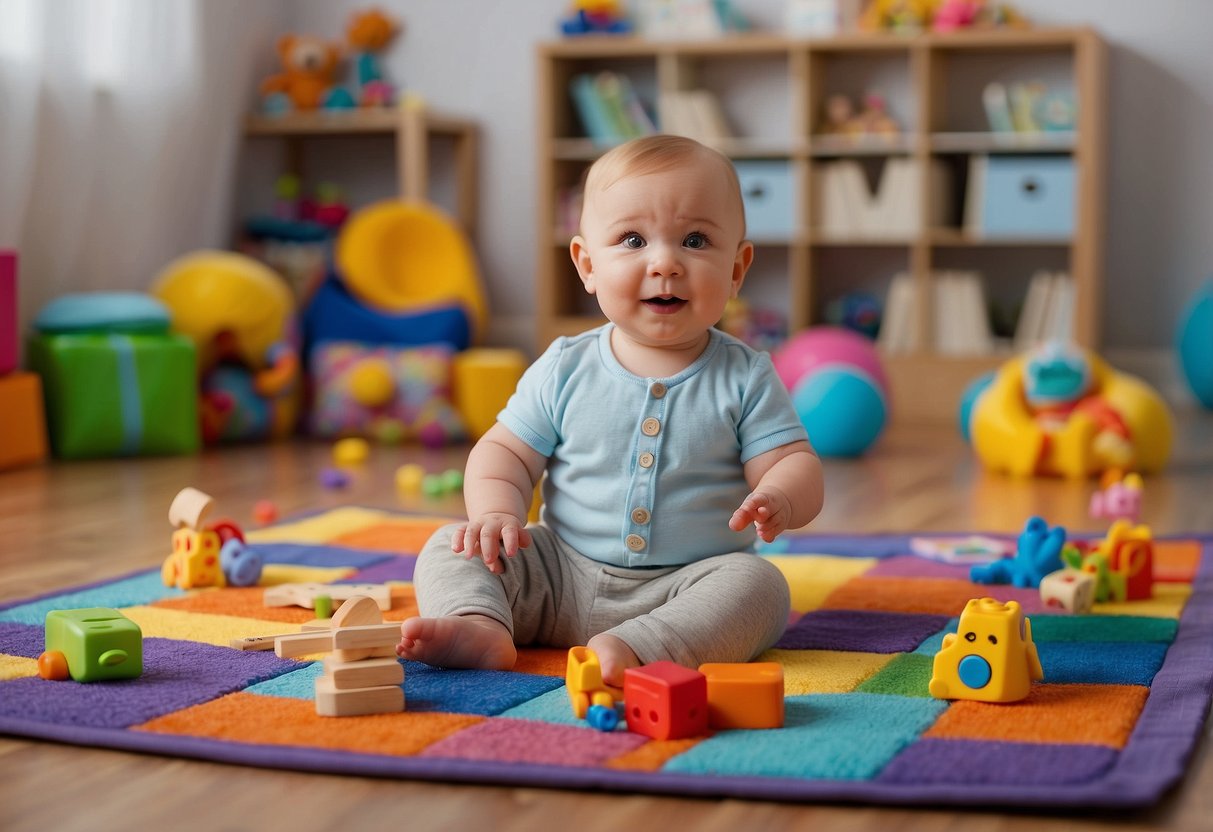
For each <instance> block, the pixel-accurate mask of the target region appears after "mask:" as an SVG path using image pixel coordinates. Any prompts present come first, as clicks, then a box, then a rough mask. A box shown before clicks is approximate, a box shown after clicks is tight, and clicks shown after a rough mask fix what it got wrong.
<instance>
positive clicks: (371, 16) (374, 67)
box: [345, 9, 401, 107]
mask: <svg viewBox="0 0 1213 832" xmlns="http://www.w3.org/2000/svg"><path fill="white" fill-rule="evenodd" d="M400 30H401V26H400V24H399V23H398V22H397V21H396V20H393V19H392V18H390V17H388V16H387V15H386V14H384V13H383V12H382V11H380V10H379V9H370V10H368V11H364V12H358V13H356V14H355V15H354V16H353V17H352V18H350V23H349V26H347V27H346V30H345V39H346V42H347V43H348V44H349V47H350V52H351V53H352V55H353V59H354V60H353V63H354V88H355V90H356V91H357V92H356V95H355V97H356V98H357V100H358V105H359V106H361V107H390V106H392V103H393V102H394V100H395V98H396V89H395V87H393V86H392V85H391V84H390V83H389V82H388V81H387V80H386V79H385V77H384V75H383V71H382V69H381V67H380V62H379V54H380V53H381V52H383V50H384V49H386V48H387V47H388V44H390V43H391V42H392V41H393V40H394V39H395V38H396V35H397V34H399V33H400Z"/></svg>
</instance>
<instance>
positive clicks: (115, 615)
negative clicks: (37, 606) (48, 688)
mask: <svg viewBox="0 0 1213 832" xmlns="http://www.w3.org/2000/svg"><path fill="white" fill-rule="evenodd" d="M56 653H57V654H59V655H58V656H55V655H54V654H56ZM60 658H61V659H62V660H63V661H57V660H58V659H60ZM64 662H65V663H66V670H67V673H68V674H70V675H71V677H72V678H73V679H75V680H76V681H77V682H99V681H103V680H109V679H134V678H137V677H138V676H139V675H141V674H142V673H143V631H142V630H140V629H139V625H138V624H136V623H135V622H134V621H131V620H130V619H129V618H127V617H126V616H125V615H123V614H122V613H120V612H118V611H117V610H112V609H108V608H106V607H91V608H88V609H78V610H51V611H50V612H48V613H47V614H46V652H45V653H43V654H42V657H40V658H39V659H38V665H39V669H40V670H41V668H42V667H43V666H48V667H49V666H54V665H58V666H59V667H62V665H63V663H64ZM43 676H44V678H63V676H61V675H58V674H55V675H46V674H43Z"/></svg>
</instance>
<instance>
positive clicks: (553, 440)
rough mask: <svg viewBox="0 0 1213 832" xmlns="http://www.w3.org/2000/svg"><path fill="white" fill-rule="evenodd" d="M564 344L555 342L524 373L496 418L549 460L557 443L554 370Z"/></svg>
mask: <svg viewBox="0 0 1213 832" xmlns="http://www.w3.org/2000/svg"><path fill="white" fill-rule="evenodd" d="M564 343H565V339H564V338H558V339H556V341H554V342H553V343H552V345H551V346H549V347H548V348H547V350H546V351H545V352H544V353H543V355H541V356H539V358H538V359H537V360H536V361H535V363H534V364H532V365H531V366H530V367H528V368H527V369H526V372H524V373H523V374H522V378H521V379H519V381H518V386H517V387H516V388H515V389H514V395H512V396H510V400H509V401H508V402H506V405H505V409H504V410H502V411H501V412H500V413H498V414H497V421H498V422H501V423H502V424H503V425H505V426H506V427H507V428H508V429H509V430H510V432H511V433H513V434H514V435H515V436H517V437H518V438H519V439H521V440H522V441H523V442H525V443H526V444H528V445H530V446H531V447H532V448H534V449H535V451H536V452H537V453H539V454H542V455H543V456H551V455H552V452H553V451H555V450H556V446H557V445H558V444H559V443H560V431H559V428H558V426H557V424H556V417H555V412H556V408H555V402H556V393H557V390H556V388H557V385H558V382H559V379H558V373H557V368H558V367H559V366H560V354H561V352H562V351H563V349H564Z"/></svg>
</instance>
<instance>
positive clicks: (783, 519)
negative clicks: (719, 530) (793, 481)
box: [729, 488, 792, 543]
mask: <svg viewBox="0 0 1213 832" xmlns="http://www.w3.org/2000/svg"><path fill="white" fill-rule="evenodd" d="M791 517H792V504H791V502H789V500H788V498H787V496H786V495H784V494H783V492H781V491H777V490H775V489H773V488H760V489H758V490H757V491H752V492H751V493H750V495H749V496H748V497H746V498H745V499H744V500H743V501H742V503H741V506H740V507H738V509H737V510H736V511H735V512H733V516H732V517H731V518H729V528H730V529H732V530H733V531H735V532H739V531H741V530H742V529H744V528H745V527H746V526H747V525H749V524H750V523H753V524H754V528H755V530H757V532H758V536H759V537H761V538H762V539H763V540H764V541H766V542H767V543H770V542H771V541H772V540H774V539H775V538H776V537H778V536H779V535H780V534H781V533H782V532H785V531H787V528H788V521H789V520H790V519H791Z"/></svg>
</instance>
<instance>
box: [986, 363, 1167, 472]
mask: <svg viewBox="0 0 1213 832" xmlns="http://www.w3.org/2000/svg"><path fill="white" fill-rule="evenodd" d="M1050 386H1052V390H1051V391H1050V390H1049V389H1048V388H1049V387H1050ZM1033 391H1036V393H1038V394H1039V395H1035V396H1034V395H1033ZM970 430H971V433H972V439H973V447H974V450H975V451H976V452H977V456H978V458H979V459H980V460H981V462H982V463H983V464H984V465H985V466H986V467H987V468H989V469H990V470H993V471H1004V472H1007V473H1009V474H1012V475H1015V476H1021V477H1028V476H1034V475H1046V476H1049V475H1052V476H1065V477H1090V476H1095V475H1098V474H1101V473H1103V472H1104V471H1107V470H1109V469H1112V468H1119V469H1123V470H1135V471H1141V472H1143V473H1149V472H1152V471H1158V470H1161V469H1162V468H1163V466H1165V465H1166V463H1167V459H1168V457H1169V456H1170V453H1171V441H1172V433H1173V424H1172V418H1171V412H1170V410H1169V409H1168V408H1167V405H1166V403H1165V402H1164V401H1163V400H1162V398H1161V397H1160V396H1159V395H1158V393H1157V392H1155V391H1154V389H1153V388H1151V387H1150V386H1149V385H1148V384H1146V383H1145V382H1144V381H1142V380H1141V379H1139V378H1136V377H1134V376H1131V375H1128V374H1126V373H1121V372H1118V371H1117V370H1115V369H1113V368H1112V367H1110V366H1109V365H1108V364H1107V363H1105V362H1104V361H1103V360H1102V359H1101V358H1100V357H1099V356H1097V355H1096V354H1095V353H1093V352H1090V351H1086V350H1079V349H1077V348H1067V350H1066V353H1065V355H1060V354H1059V353H1058V351H1057V348H1056V347H1051V348H1047V349H1046V350H1043V351H1038V352H1035V353H1029V354H1027V355H1024V356H1021V357H1018V358H1013V359H1011V360H1010V361H1008V362H1007V363H1005V364H1004V365H1003V366H1002V368H1001V369H1000V370H999V371H998V372H997V374H996V375H995V376H994V379H993V381H992V382H991V383H990V384H989V386H988V387H986V388H985V390H983V391H982V392H981V394H980V395H979V396H978V398H977V400H976V401H975V402H974V404H973V410H972V414H971V422H970Z"/></svg>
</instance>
